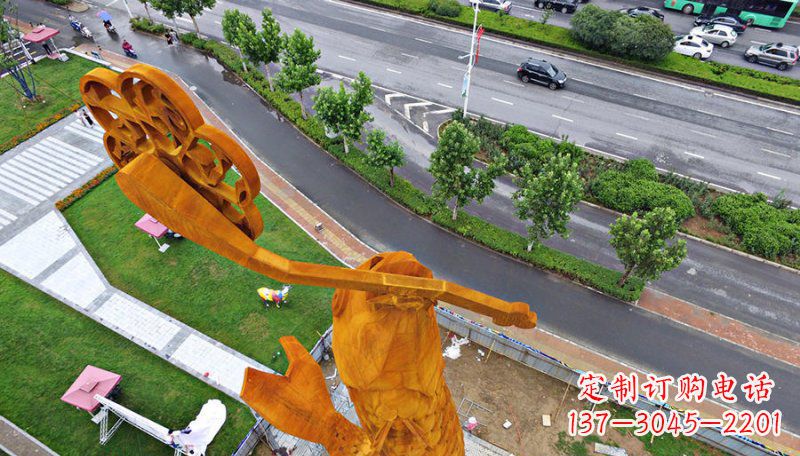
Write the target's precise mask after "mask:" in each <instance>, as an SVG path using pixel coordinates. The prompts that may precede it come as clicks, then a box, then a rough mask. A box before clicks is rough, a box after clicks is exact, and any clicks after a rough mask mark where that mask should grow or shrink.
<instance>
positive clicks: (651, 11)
mask: <svg viewBox="0 0 800 456" xmlns="http://www.w3.org/2000/svg"><path fill="white" fill-rule="evenodd" d="M619 12H620V13H622V14H627V15H628V16H630V17H639V16H647V15H650V16H653V17H654V18H656V19H658V20H660V21H662V22H663V21H664V15H663V14H661V11H659V10H658V9H656V8H650V7H649V6H637V7H636V8H622V9H621V10H619Z"/></svg>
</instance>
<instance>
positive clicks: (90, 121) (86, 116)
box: [81, 108, 94, 128]
mask: <svg viewBox="0 0 800 456" xmlns="http://www.w3.org/2000/svg"><path fill="white" fill-rule="evenodd" d="M81 115H82V116H83V119H84V120H85V121H86V123H88V124H89V128H94V120H93V119H92V116H90V115H89V113H88V112H86V108H81Z"/></svg>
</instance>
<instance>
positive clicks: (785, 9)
mask: <svg viewBox="0 0 800 456" xmlns="http://www.w3.org/2000/svg"><path fill="white" fill-rule="evenodd" d="M798 1H800V0H727V1H725V2H722V5H720V6H717V7H716V9H715V10H714V11H713V13H711V14H720V13H724V12H726V11H727V10H729V9H730V10H731V13H734V12H736V11H740V13H739V17H740V18H742V19H743V20H744V21H746V22H747V23H748V24H755V25H760V26H762V27H772V28H781V27H783V26H784V25H786V20H787V19H789V16H791V15H792V11H794V9H795V7H797V3H798ZM709 3H712V2H709ZM713 3H719V0H716V1H713ZM723 5H724V6H723ZM704 6H705V4H704V2H699V1H692V0H664V8H669V9H675V10H680V11H683V12H684V13H686V14H700V12H701V11H703V7H704ZM707 9H710V8H707ZM704 13H705V14H709V12H708V11H705V12H704ZM711 14H709V15H711Z"/></svg>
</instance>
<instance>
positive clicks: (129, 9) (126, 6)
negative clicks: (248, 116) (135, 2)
mask: <svg viewBox="0 0 800 456" xmlns="http://www.w3.org/2000/svg"><path fill="white" fill-rule="evenodd" d="M122 3H124V4H125V10H126V11H128V17H129V18H131V19H133V13H132V12H131V7H130V6H129V5H128V0H122Z"/></svg>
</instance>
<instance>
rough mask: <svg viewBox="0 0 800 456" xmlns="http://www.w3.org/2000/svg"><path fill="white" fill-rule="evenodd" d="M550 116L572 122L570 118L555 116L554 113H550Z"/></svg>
mask: <svg viewBox="0 0 800 456" xmlns="http://www.w3.org/2000/svg"><path fill="white" fill-rule="evenodd" d="M552 116H553V117H555V118H556V119H558V120H563V121H564V122H574V121H573V120H572V119H567V118H566V117H561V116H557V115H555V114H552Z"/></svg>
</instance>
